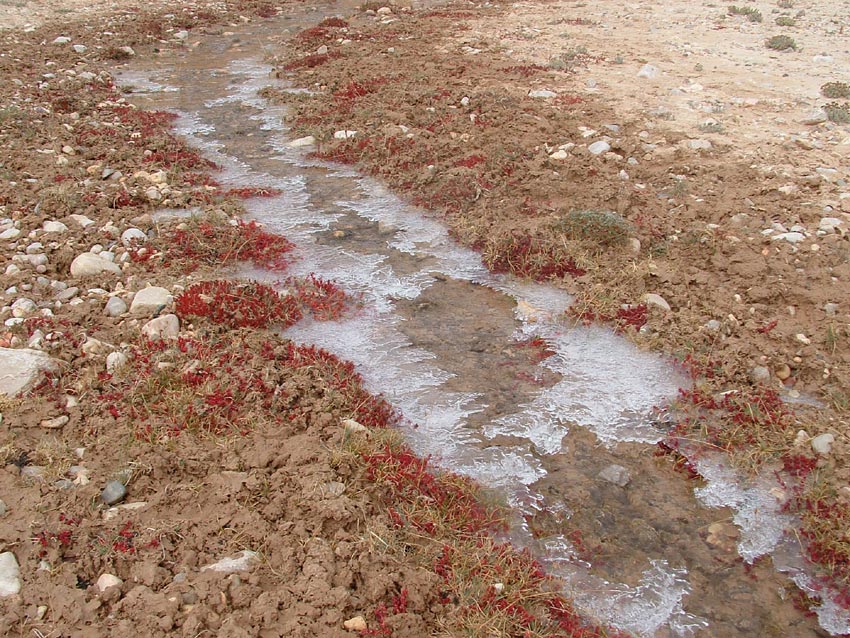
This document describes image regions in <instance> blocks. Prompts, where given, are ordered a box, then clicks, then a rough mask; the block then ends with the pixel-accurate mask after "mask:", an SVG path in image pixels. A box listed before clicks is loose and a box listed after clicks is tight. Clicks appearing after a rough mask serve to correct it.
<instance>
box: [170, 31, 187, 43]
mask: <svg viewBox="0 0 850 638" xmlns="http://www.w3.org/2000/svg"><path fill="white" fill-rule="evenodd" d="M174 37H175V38H176V39H178V40H180V41H181V42H182V41H183V40H188V39H189V32H188V31H186V30H185V29H183V30H182V31H178V32H177V33H175V34H174Z"/></svg>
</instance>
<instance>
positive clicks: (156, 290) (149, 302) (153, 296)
mask: <svg viewBox="0 0 850 638" xmlns="http://www.w3.org/2000/svg"><path fill="white" fill-rule="evenodd" d="M172 301H174V297H172V296H171V292H170V291H169V290H168V289H167V288H162V287H160V286H148V287H147V288H142V289H141V290H140V291H139V292H137V293H136V294H135V296H134V297H133V302H132V303H131V304H130V312H131V313H132V314H134V315H137V316H138V315H147V316H151V315H153V314H155V313H156V312H159V311H161V310H162V309H163V308H165V307H167V306H170V305H171V302H172Z"/></svg>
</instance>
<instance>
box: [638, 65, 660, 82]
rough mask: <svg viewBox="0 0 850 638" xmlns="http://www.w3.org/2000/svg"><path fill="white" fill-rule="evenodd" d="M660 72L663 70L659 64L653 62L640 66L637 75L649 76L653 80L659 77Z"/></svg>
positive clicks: (641, 76)
mask: <svg viewBox="0 0 850 638" xmlns="http://www.w3.org/2000/svg"><path fill="white" fill-rule="evenodd" d="M659 73H661V70H660V69H659V68H658V67H657V66H652V65H651V64H644V65H643V66H642V67H641V68H640V71H638V74H637V76H638V77H639V78H647V79H649V80H651V79H653V78H657V77H658V74H659Z"/></svg>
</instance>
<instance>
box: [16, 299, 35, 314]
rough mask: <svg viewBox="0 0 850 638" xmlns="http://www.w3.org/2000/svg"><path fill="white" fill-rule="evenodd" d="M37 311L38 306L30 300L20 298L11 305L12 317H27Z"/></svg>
mask: <svg viewBox="0 0 850 638" xmlns="http://www.w3.org/2000/svg"><path fill="white" fill-rule="evenodd" d="M37 311H38V306H37V305H36V303H35V302H34V301H33V300H32V299H27V298H26V297H21V298H20V299H16V300H15V302H14V303H13V304H12V316H13V317H27V316H29V315H31V314H33V313H34V312H37Z"/></svg>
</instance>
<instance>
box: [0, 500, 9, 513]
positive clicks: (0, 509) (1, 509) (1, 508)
mask: <svg viewBox="0 0 850 638" xmlns="http://www.w3.org/2000/svg"><path fill="white" fill-rule="evenodd" d="M7 511H8V508H7V507H6V503H5V501H3V500H0V516H6V512H7Z"/></svg>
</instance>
